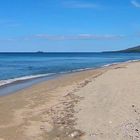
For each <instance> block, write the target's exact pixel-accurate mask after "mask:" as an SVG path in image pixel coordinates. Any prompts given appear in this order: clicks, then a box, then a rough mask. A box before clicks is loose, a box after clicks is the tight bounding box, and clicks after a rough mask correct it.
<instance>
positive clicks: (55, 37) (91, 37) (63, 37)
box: [33, 34, 125, 41]
mask: <svg viewBox="0 0 140 140" xmlns="http://www.w3.org/2000/svg"><path fill="white" fill-rule="evenodd" d="M124 37H125V36H122V35H94V34H79V35H48V34H37V35H34V36H33V38H37V39H46V40H60V41H61V40H62V41H63V40H115V39H121V38H124Z"/></svg>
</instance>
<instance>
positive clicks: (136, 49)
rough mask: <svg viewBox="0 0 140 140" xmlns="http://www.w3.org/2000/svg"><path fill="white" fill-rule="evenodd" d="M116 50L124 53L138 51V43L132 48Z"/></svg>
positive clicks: (139, 47)
mask: <svg viewBox="0 0 140 140" xmlns="http://www.w3.org/2000/svg"><path fill="white" fill-rule="evenodd" d="M117 52H126V53H131V52H132V53H134V52H140V45H139V46H136V47H133V48H128V49H125V50H120V51H117Z"/></svg>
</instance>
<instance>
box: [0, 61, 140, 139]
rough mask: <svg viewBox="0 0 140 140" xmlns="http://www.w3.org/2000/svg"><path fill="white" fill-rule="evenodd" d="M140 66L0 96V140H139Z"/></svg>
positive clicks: (119, 67)
mask: <svg viewBox="0 0 140 140" xmlns="http://www.w3.org/2000/svg"><path fill="white" fill-rule="evenodd" d="M139 85H140V62H133V63H122V64H118V65H114V66H110V67H107V68H100V69H97V70H87V71H83V72H77V73H73V74H67V75H64V76H61V77H58V78H56V79H53V80H49V81H47V82H43V83H40V84H38V85H34V86H32V87H30V88H28V89H24V90H22V91H20V92H17V93H15V94H12V95H8V96H4V97H1V98H0V140H73V139H74V140H80V139H81V140H93V139H96V140H129V139H130V140H132V139H134V140H137V139H140V134H139V131H140V86H139Z"/></svg>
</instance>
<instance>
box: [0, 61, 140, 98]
mask: <svg viewBox="0 0 140 140" xmlns="http://www.w3.org/2000/svg"><path fill="white" fill-rule="evenodd" d="M138 61H140V60H139V59H138V60H128V61H124V62H116V63H110V64H105V65H103V66H100V67H94V68H85V69H77V70H73V71H68V72H61V73H50V74H38V75H30V76H24V77H19V78H14V79H8V80H1V83H0V97H1V96H7V95H9V94H14V93H15V92H19V91H21V90H24V89H28V88H30V87H32V86H35V85H38V84H40V83H44V82H46V81H49V80H55V79H57V78H59V77H60V78H61V77H63V76H68V75H71V74H72V75H73V74H76V73H79V72H85V71H92V70H97V69H102V68H108V67H111V66H114V65H119V64H123V63H131V62H138Z"/></svg>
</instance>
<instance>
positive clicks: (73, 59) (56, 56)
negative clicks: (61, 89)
mask: <svg viewBox="0 0 140 140" xmlns="http://www.w3.org/2000/svg"><path fill="white" fill-rule="evenodd" d="M138 60H140V53H113V52H112V53H105V52H104V53H42V52H38V53H0V89H3V87H4V91H5V93H2V90H0V95H1V94H6V92H7V93H8V90H7V87H8V85H12V86H13V84H14V83H20V82H21V84H20V85H22V84H23V83H24V84H23V85H25V86H19V85H18V87H19V88H18V89H20V88H21V87H26V86H30V85H31V84H33V83H34V82H38V81H41V79H45V80H47V79H50V78H53V77H56V76H59V75H62V74H67V73H73V72H78V71H83V70H87V69H95V68H100V67H106V66H109V65H112V64H117V63H120V62H126V61H138ZM29 81H30V82H29ZM33 81H34V82H33ZM25 83H26V84H25ZM27 83H28V84H27ZM29 83H30V84H29ZM9 90H10V91H11V89H9Z"/></svg>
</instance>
